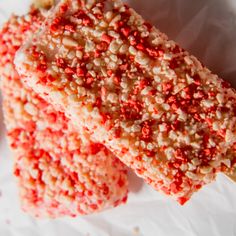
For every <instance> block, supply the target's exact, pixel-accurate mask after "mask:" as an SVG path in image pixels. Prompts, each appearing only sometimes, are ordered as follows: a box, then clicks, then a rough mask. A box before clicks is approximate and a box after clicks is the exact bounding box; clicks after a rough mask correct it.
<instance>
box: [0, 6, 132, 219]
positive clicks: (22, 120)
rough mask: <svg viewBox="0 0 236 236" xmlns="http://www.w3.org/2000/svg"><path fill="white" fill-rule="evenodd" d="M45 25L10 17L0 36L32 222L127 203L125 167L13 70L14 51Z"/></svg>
mask: <svg viewBox="0 0 236 236" xmlns="http://www.w3.org/2000/svg"><path fill="white" fill-rule="evenodd" d="M43 19H44V18H43V17H42V16H41V14H40V13H39V11H37V10H34V9H32V10H31V11H30V13H29V14H27V15H25V16H23V17H18V16H13V17H11V18H10V20H9V21H8V22H7V23H6V24H5V25H4V27H3V29H2V30H1V32H0V76H1V89H2V93H3V101H4V103H3V110H4V117H5V124H6V127H7V137H8V141H9V144H10V146H11V148H12V150H13V151H14V156H15V159H14V163H15V165H14V173H15V176H16V177H17V180H18V185H19V192H20V198H21V204H22V208H23V209H24V210H25V211H26V212H27V213H30V214H31V215H33V216H37V217H52V218H57V217H61V216H76V215H79V214H90V213H93V212H98V211H101V210H104V209H106V208H110V207H114V206H117V205H119V204H122V203H125V202H126V199H127V174H126V168H125V166H124V165H123V164H122V163H121V162H120V161H119V160H118V159H117V158H116V157H115V156H114V155H113V154H112V153H111V152H109V151H108V150H107V149H106V148H105V147H104V146H103V145H101V144H99V143H93V142H92V141H90V139H89V136H88V135H87V134H86V132H84V131H83V129H82V128H81V127H80V128H75V127H74V126H73V125H72V124H71V122H70V121H69V120H68V119H67V118H66V117H65V115H64V114H63V113H61V112H56V111H55V110H54V108H53V107H52V106H51V105H50V104H48V103H47V102H46V101H44V100H43V99H41V98H40V97H39V96H38V95H36V94H35V93H34V92H33V91H32V90H31V89H27V88H25V87H24V86H23V84H22V82H21V78H20V76H19V75H18V73H17V72H16V70H15V67H14V64H13V60H14V56H15V53H16V51H17V49H18V48H19V47H20V46H21V44H22V43H23V42H24V40H26V38H27V37H28V36H29V35H30V34H32V33H33V32H34V31H35V30H36V29H37V28H38V27H39V26H40V25H41V23H42V21H43Z"/></svg>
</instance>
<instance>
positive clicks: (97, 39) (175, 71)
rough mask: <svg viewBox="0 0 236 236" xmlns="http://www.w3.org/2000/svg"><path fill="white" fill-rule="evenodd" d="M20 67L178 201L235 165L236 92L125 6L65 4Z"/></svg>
mask: <svg viewBox="0 0 236 236" xmlns="http://www.w3.org/2000/svg"><path fill="white" fill-rule="evenodd" d="M15 63H16V66H17V69H18V71H19V73H20V74H21V75H22V76H23V77H24V82H25V83H26V84H27V85H28V86H29V87H31V88H32V89H33V90H34V91H35V92H36V93H38V94H40V96H42V97H43V98H44V99H46V100H47V101H48V102H49V103H52V104H53V105H54V106H55V107H56V109H57V110H61V111H63V112H65V114H66V116H67V117H69V118H70V120H71V121H72V122H73V123H74V124H75V125H79V126H81V125H82V126H86V127H87V129H88V131H89V132H90V135H91V136H92V137H93V138H94V139H95V140H99V141H101V142H102V143H104V144H105V145H106V146H107V147H108V148H109V149H110V150H112V151H113V152H114V154H115V155H116V156H117V157H119V158H120V160H121V161H122V162H124V163H125V164H126V165H127V166H129V167H131V168H132V169H133V170H134V171H135V172H136V173H137V174H138V175H139V176H140V177H142V178H144V179H145V181H146V182H147V183H149V184H150V185H152V186H153V187H154V188H155V189H157V190H159V191H161V192H164V193H165V194H168V195H171V196H172V197H174V198H175V199H176V200H177V201H178V202H179V203H180V204H184V203H185V202H186V201H187V200H188V199H190V197H191V195H192V194H193V193H194V192H196V191H198V190H199V189H200V188H201V187H202V186H204V185H205V184H208V183H210V182H212V181H213V180H214V179H215V177H216V174H217V173H218V172H228V171H231V170H233V167H234V166H235V163H236V159H235V142H236V135H235V133H236V130H235V129H236V128H235V127H236V95H235V91H234V90H233V89H232V88H231V87H230V85H229V84H228V83H227V82H225V81H223V80H222V79H220V78H219V77H218V76H217V75H215V74H213V73H211V71H210V70H208V69H207V68H206V67H205V66H203V65H202V64H201V63H200V62H199V61H198V60H197V59H196V58H195V57H194V56H191V55H190V54H189V53H188V52H186V51H185V50H183V49H182V48H180V47H179V46H178V45H177V44H176V43H175V42H173V41H171V40H169V39H168V38H167V36H166V35H165V34H163V33H161V32H160V31H159V30H157V29H156V28H155V27H153V26H151V25H150V24H149V23H147V22H145V21H144V20H143V18H142V17H141V16H139V15H138V14H137V13H136V12H135V11H134V10H133V9H131V8H130V7H129V6H127V5H126V4H123V3H122V2H121V1H119V0H87V1H85V0H62V1H60V3H59V4H58V5H57V7H56V8H55V10H54V12H53V14H51V16H50V17H49V18H48V19H47V22H46V26H45V27H44V29H43V30H41V31H40V32H39V33H38V34H37V35H36V37H34V38H33V40H32V41H31V42H29V43H28V44H27V45H26V46H24V47H23V48H22V49H21V51H20V52H19V53H18V55H17V56H16V60H15Z"/></svg>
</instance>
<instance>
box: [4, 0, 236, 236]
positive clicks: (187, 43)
mask: <svg viewBox="0 0 236 236" xmlns="http://www.w3.org/2000/svg"><path fill="white" fill-rule="evenodd" d="M29 2H30V0H6V1H5V0H0V24H2V23H3V22H4V21H5V20H6V19H7V17H8V16H9V15H10V14H11V13H12V12H15V13H23V12H25V11H26V10H27V6H28V5H29ZM127 2H129V4H130V5H131V6H132V7H134V8H135V9H136V10H137V11H138V12H139V13H140V14H142V15H143V16H144V18H146V19H147V20H149V21H150V22H152V23H153V24H155V25H156V26H157V27H158V28H159V29H161V30H162V31H163V32H165V33H167V35H168V36H169V37H170V38H172V39H174V40H176V41H177V42H178V43H179V44H180V45H181V46H182V47H184V48H186V49H188V50H189V51H190V52H191V53H193V54H194V55H196V56H198V57H199V58H200V59H201V60H202V61H203V63H204V64H205V65H207V66H208V67H209V68H210V69H212V70H213V71H214V72H216V73H217V74H219V75H220V76H221V77H222V78H224V79H226V80H228V81H230V82H231V83H232V84H233V85H234V86H235V87H236V1H235V0H129V1H127ZM0 122H1V123H0V236H66V235H68V236H132V235H136V236H236V184H235V183H233V182H231V181H230V180H229V179H227V178H226V177H225V176H223V175H219V176H218V178H217V182H215V183H213V184H211V185H208V186H206V187H205V188H203V189H202V190H201V191H200V192H199V193H197V194H195V195H194V197H193V198H192V200H191V201H190V202H189V203H187V204H186V205H185V206H183V207H181V206H179V205H178V204H177V203H175V202H174V201H173V200H171V199H169V198H166V197H165V196H162V195H161V194H159V193H157V192H155V191H154V190H152V189H151V188H150V187H149V186H147V185H146V184H144V183H143V182H142V180H140V179H138V178H137V177H136V176H135V175H133V174H132V173H130V195H129V200H128V204H127V205H125V206H122V207H119V208H116V209H112V210H108V211H106V212H103V213H100V214H95V215H92V216H86V217H77V218H76V219H70V218H64V219H59V220H35V219H32V218H31V217H29V216H27V215H25V214H24V213H22V212H21V210H20V208H19V202H18V197H17V188H16V185H15V182H14V179H13V177H12V174H11V169H12V160H11V154H10V152H9V150H8V148H7V145H6V140H5V131H4V127H3V122H2V115H1V117H0Z"/></svg>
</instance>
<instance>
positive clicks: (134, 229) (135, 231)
mask: <svg viewBox="0 0 236 236" xmlns="http://www.w3.org/2000/svg"><path fill="white" fill-rule="evenodd" d="M139 233H140V229H139V227H138V226H135V227H134V228H133V234H134V235H139Z"/></svg>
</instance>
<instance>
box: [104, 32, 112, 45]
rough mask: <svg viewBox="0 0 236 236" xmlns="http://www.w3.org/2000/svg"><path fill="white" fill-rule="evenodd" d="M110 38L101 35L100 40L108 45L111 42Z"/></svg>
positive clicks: (106, 35)
mask: <svg viewBox="0 0 236 236" xmlns="http://www.w3.org/2000/svg"><path fill="white" fill-rule="evenodd" d="M112 39H113V38H112V37H111V36H109V35H108V34H103V35H102V38H101V40H102V41H104V42H106V43H107V44H110V43H111V41H112Z"/></svg>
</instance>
